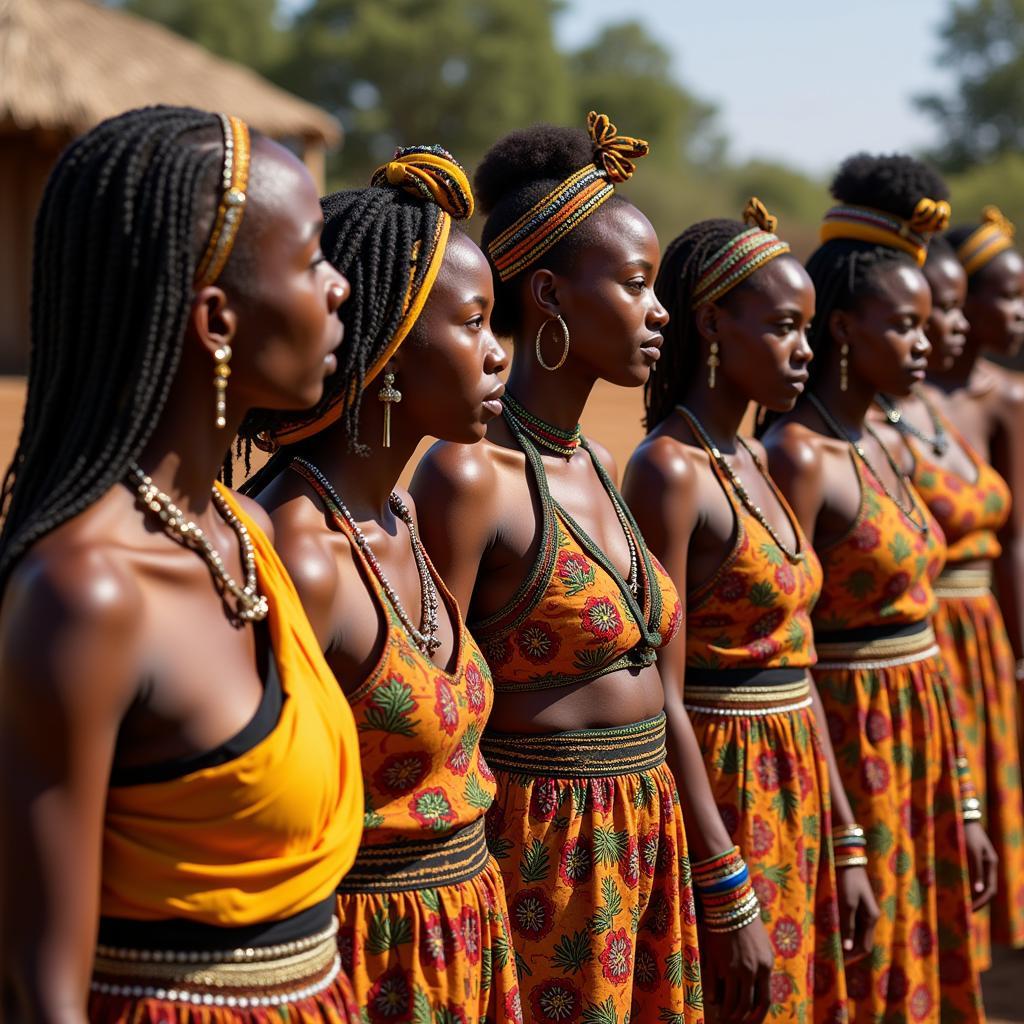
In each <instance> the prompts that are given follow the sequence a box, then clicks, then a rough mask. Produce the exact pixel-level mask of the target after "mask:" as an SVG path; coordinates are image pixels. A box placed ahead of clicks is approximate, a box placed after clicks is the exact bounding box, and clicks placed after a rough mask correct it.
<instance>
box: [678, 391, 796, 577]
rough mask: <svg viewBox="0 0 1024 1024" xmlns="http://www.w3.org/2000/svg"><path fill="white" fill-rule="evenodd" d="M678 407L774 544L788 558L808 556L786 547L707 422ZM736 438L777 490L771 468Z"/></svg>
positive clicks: (794, 560)
mask: <svg viewBox="0 0 1024 1024" xmlns="http://www.w3.org/2000/svg"><path fill="white" fill-rule="evenodd" d="M676 409H678V410H679V412H680V413H682V415H683V417H684V418H685V419H686V422H687V423H689V425H690V429H691V430H693V431H694V433H695V434H697V435H698V436H699V437H700V439H701V440H702V441H703V442H704V446H705V447H706V448H707V449H708V451H709V452H711V455H712V457H713V458H714V460H715V462H716V463H718V466H719V468H720V469H721V470H722V472H723V473H725V475H726V477H727V478H728V480H729V483H730V484H732V489H733V490H734V491H735V492H736V496H737V497H738V498H739V499H740V501H741V502H742V503H743V507H744V508H745V509H746V510H747V511H748V512H749V513H750V514H751V515H752V516H753V517H754V518H755V519H756V520H757V521H758V522H759V523H760V524H761V525H762V526H763V527H764V528H765V530H766V531H767V533H768V536H769V537H771V539H772V540H773V541H775V546H776V547H777V548H778V549H779V550H780V551H781V552H782V553H783V554H784V555H785V556H786V558H788V559H789V561H791V562H793V563H794V564H796V563H798V562H802V561H803V560H804V559H805V558H806V557H807V553H806V552H805V551H799V550H796V549H794V550H792V551H791V550H790V549H789V548H788V547H786V545H785V544H783V542H782V538H781V537H779V535H778V533H776V532H775V527H773V526H772V524H771V523H770V522H768V520H767V518H766V517H765V514H764V513H763V512H762V511H761V506H760V505H755V504H754V501H753V499H752V498H751V497H750V495H749V493H748V492H747V489H746V487H745V486H744V485H743V481H742V480H741V479H740V478H739V474H737V473H736V472H735V471H734V470H733V468H732V466H730V465H729V463H728V462H726V461H725V456H724V455H723V454H722V452H721V451H720V450H719V447H718V445H716V444H715V442H714V441H713V440H712V439H711V435H710V434H709V433H708V432H707V431H706V430H705V429H704V424H703V423H701V421H700V420H699V419H697V417H696V416H695V415H694V414H693V413H692V412H690V410H689V409H687V408H686V406H685V405H677V406H676ZM736 441H737V442H738V443H739V445H740V446H741V447H742V448H743V450H744V451H745V452H746V453H747V454H748V455H749V456H750V457H751V459H753V460H754V465H755V466H756V467H757V471H758V472H759V473H760V474H761V476H762V477H763V478H764V480H765V482H766V483H767V484H768V486H769V487H771V488H772V490H775V484H774V483H773V482H772V479H771V477H770V476H769V475H768V471H767V470H766V469H765V468H764V464H763V463H762V462H761V460H760V459H759V458H758V457H757V453H756V452H755V451H754V450H753V448H751V447H750V445H749V444H747V442H746V441H744V440H743V438H742V437H740V436H739V435H737V437H736ZM780 504H781V502H780ZM782 510H783V512H785V513H786V518H787V519H788V520H789V525H790V526H791V527H792V528H793V536H794V537H796V538H797V541H796V542H797V544H798V545H799V543H800V530H799V528H798V527H797V524H796V523H795V522H794V520H793V517H792V515H790V513H789V511H788V510H787V509H786V507H785V505H783V506H782Z"/></svg>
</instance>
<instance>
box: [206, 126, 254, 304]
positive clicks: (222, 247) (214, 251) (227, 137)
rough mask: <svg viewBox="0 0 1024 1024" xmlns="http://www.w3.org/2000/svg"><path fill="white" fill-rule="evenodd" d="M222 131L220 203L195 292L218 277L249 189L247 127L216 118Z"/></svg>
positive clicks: (238, 224) (234, 234)
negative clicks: (222, 159) (222, 151)
mask: <svg viewBox="0 0 1024 1024" xmlns="http://www.w3.org/2000/svg"><path fill="white" fill-rule="evenodd" d="M217 116H218V117H219V118H220V123H221V128H222V129H223V131H224V164H223V166H222V168H221V188H222V189H223V191H222V192H221V197H220V202H218V203H217V213H216V214H215V215H214V218H213V228H212V229H211V231H210V240H209V242H208V243H207V245H206V250H205V252H204V253H203V257H202V259H201V260H200V261H199V267H198V268H197V269H196V276H195V282H196V288H205V287H207V285H211V284H213V283H214V281H216V280H217V278H218V277H220V275H221V271H222V270H223V269H224V267H225V265H226V264H227V262H228V257H229V256H230V255H231V250H232V249H233V248H234V245H235V239H236V238H237V237H238V229H239V228H240V227H241V226H242V216H243V214H244V213H245V203H246V199H247V192H246V190H247V189H248V187H249V160H250V149H251V146H250V141H249V126H248V125H247V124H246V123H245V122H244V121H243V120H242V119H241V118H240V117H235V116H234V115H231V116H230V117H229V116H228V115H227V114H218V115H217Z"/></svg>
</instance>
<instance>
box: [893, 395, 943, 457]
mask: <svg viewBox="0 0 1024 1024" xmlns="http://www.w3.org/2000/svg"><path fill="white" fill-rule="evenodd" d="M917 397H918V398H920V399H921V403H922V405H924V407H925V409H926V410H927V412H928V417H929V418H930V419H931V421H932V430H933V431H934V432H935V433H934V434H933V435H932V436H931V437H929V436H928V435H927V434H926V433H925V432H924V431H923V430H921V429H920V428H919V427H915V426H914V424H913V423H911V422H910V421H909V420H907V419H904V417H903V410H902V409H900V407H899V406H898V405H897V404H896V403H895V402H894V401H893V400H892V399H891V398H889V397H888V395H881V394H879V395H875V401H876V402H877V403H878V404H879V406H880V407H881V409H882V411H883V412H884V413H885V418H886V419H887V420H888V421H889V422H890V423H891V424H892V425H893V426H894V427H895V428H896V429H897V430H898V431H899V432H900V433H901V434H911V435H913V436H914V437H916V438H917V439H918V440H919V441H923V442H924V443H925V444H926V445H929V446H930V447H931V449H932V451H933V452H934V453H935V457H936V458H939V459H941V458H942V456H943V455H945V454H946V452H947V451H949V435H948V434H947V433H946V428H945V427H944V426H943V425H942V420H940V419H939V414H938V413H937V412H936V411H935V408H934V406H932V404H931V402H929V401H928V399H927V398H925V397H924V395H921V394H919V395H918V396H917Z"/></svg>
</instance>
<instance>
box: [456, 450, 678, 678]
mask: <svg viewBox="0 0 1024 1024" xmlns="http://www.w3.org/2000/svg"><path fill="white" fill-rule="evenodd" d="M518 440H519V441H520V443H521V444H522V446H523V450H524V451H525V452H526V456H527V463H528V464H529V465H530V466H531V467H532V468H533V471H534V478H535V480H536V482H537V488H538V490H539V492H540V498H541V510H542V524H541V530H542V532H541V544H540V551H539V553H538V555H537V560H536V562H535V563H534V566H533V568H532V570H531V571H530V573H529V575H528V576H527V578H526V579H525V580H524V581H523V583H522V585H521V586H520V588H519V590H518V592H517V593H516V595H515V597H514V598H513V599H512V601H511V602H510V604H508V605H507V606H506V607H505V608H503V609H502V610H501V611H499V612H498V613H496V614H495V615H492V616H490V617H488V618H486V619H483V620H482V621H480V622H477V623H474V624H473V625H472V629H473V633H474V634H475V635H476V637H477V638H478V639H479V640H480V644H481V646H482V648H483V650H484V652H485V653H486V655H487V662H488V664H489V665H490V667H491V671H492V672H493V673H494V685H495V688H496V689H498V690H545V689H553V688H555V687H559V686H570V685H572V684H573V683H580V682H585V681H587V680H590V679H597V678H598V677H599V676H604V675H608V674H609V673H611V672H615V671H618V670H619V669H621V668H637V667H642V666H644V665H651V664H653V663H654V661H655V660H656V657H657V655H656V651H657V649H658V648H659V647H662V646H664V645H666V644H667V643H669V641H670V640H672V638H673V637H674V636H675V635H676V633H678V632H679V626H680V623H681V620H682V606H681V604H680V602H679V595H678V594H677V592H676V589H675V586H674V585H673V583H672V580H671V579H670V578H669V575H668V573H667V572H665V570H664V568H663V567H662V566H661V565H660V564H659V563H658V561H657V559H656V558H654V557H653V556H652V555H651V553H650V552H649V551H648V550H647V545H646V544H645V543H644V539H643V537H642V536H641V535H640V530H639V529H638V528H637V526H636V523H635V522H634V521H633V518H632V516H631V515H630V513H629V511H628V509H626V505H625V502H624V501H623V500H622V498H621V496H620V495H619V493H618V491H617V490H616V488H615V485H614V484H613V483H612V482H611V480H610V479H609V478H608V476H607V474H606V473H605V472H604V469H603V468H602V466H601V464H600V462H599V461H598V460H597V458H596V456H595V455H594V453H593V452H592V451H591V450H590V448H589V447H587V446H586V442H585V441H584V442H583V445H584V447H586V450H587V451H588V452H589V453H590V457H591V459H592V460H593V463H594V467H595V469H596V470H597V472H598V475H599V476H600V477H601V480H602V483H603V484H604V486H605V489H606V490H607V491H608V494H609V497H610V498H611V499H612V501H613V503H616V502H617V503H618V505H619V507H620V508H621V509H622V511H623V517H622V518H623V527H624V529H626V530H628V531H629V533H630V534H631V536H632V540H633V544H634V547H635V550H636V553H637V571H638V577H639V584H640V585H639V587H638V594H639V596H634V595H633V594H632V592H631V591H630V590H629V588H628V587H627V585H626V583H625V582H624V581H623V580H622V578H621V577H620V576H619V574H618V572H617V571H616V569H615V567H614V566H613V565H612V564H611V562H609V560H608V558H607V556H606V555H605V554H604V552H603V551H601V549H600V548H598V547H597V545H596V544H595V543H594V542H593V541H592V540H591V539H590V538H589V537H588V536H587V534H586V533H585V532H584V531H583V529H582V528H581V527H580V526H579V525H578V524H577V523H576V522H575V521H574V520H573V519H572V517H571V516H569V515H568V513H567V512H565V510H564V509H562V507H561V506H560V505H559V504H558V502H556V501H555V500H554V499H553V498H552V497H551V492H550V491H549V490H548V485H547V477H546V475H545V472H544V466H543V464H542V463H541V461H540V456H539V454H538V453H537V450H536V448H534V447H533V445H532V443H531V442H530V441H529V439H528V438H525V437H519V438H518Z"/></svg>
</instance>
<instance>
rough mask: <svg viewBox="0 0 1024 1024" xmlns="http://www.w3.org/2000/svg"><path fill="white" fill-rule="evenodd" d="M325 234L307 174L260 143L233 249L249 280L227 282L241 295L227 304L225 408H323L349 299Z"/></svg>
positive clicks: (277, 150) (292, 159) (291, 159)
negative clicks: (323, 243) (232, 318)
mask: <svg viewBox="0 0 1024 1024" xmlns="http://www.w3.org/2000/svg"><path fill="white" fill-rule="evenodd" d="M322 228H323V215H322V213H321V211H320V203H319V200H318V198H317V192H316V186H315V185H314V184H313V179H312V178H311V177H310V176H309V172H308V171H307V170H306V168H305V167H304V166H303V165H302V164H301V163H300V162H299V161H298V160H297V159H296V158H295V157H294V156H292V154H291V153H289V152H288V151H287V150H286V149H284V147H282V146H279V145H277V143H274V142H271V141H270V140H267V139H264V138H259V139H257V140H256V142H255V144H254V147H253V160H252V181H251V191H250V195H249V198H248V200H247V204H246V213H245V217H244V218H243V221H242V226H241V228H240V229H239V233H238V238H237V240H236V247H241V246H245V247H246V250H247V251H246V252H245V254H244V257H243V258H244V264H243V265H244V267H245V271H246V273H245V276H244V277H242V275H241V274H239V273H237V272H232V273H231V274H230V275H229V280H231V281H232V282H235V284H236V287H235V288H234V289H232V291H233V292H237V294H232V295H231V296H230V302H231V305H232V306H233V307H234V308H235V310H236V315H237V327H236V332H235V336H234V338H233V340H232V342H231V348H232V357H231V364H230V367H231V378H230V381H229V384H228V397H229V401H232V402H238V403H242V402H244V403H245V408H253V407H259V408H267V409H306V408H309V407H310V406H313V405H315V404H316V403H317V402H318V401H319V400H320V397H321V395H322V394H323V386H324V378H325V377H326V376H327V375H328V374H329V373H333V372H334V370H335V369H336V367H337V362H336V357H335V355H334V351H335V349H336V348H337V347H338V345H339V344H340V343H341V340H342V334H343V328H342V324H341V321H340V320H339V319H338V317H337V315H336V314H337V311H338V309H339V307H340V306H341V304H342V303H343V302H344V301H345V299H346V298H347V297H348V295H349V292H350V289H349V285H348V282H347V281H346V280H345V278H344V277H343V276H342V275H341V274H340V273H339V272H338V271H337V270H335V269H334V267H332V266H331V264H330V263H328V262H327V260H325V259H324V257H323V254H322V253H321V252H320V232H321V230H322ZM232 255H235V254H234V253H233V254H232ZM228 266H229V267H230V260H229V263H228Z"/></svg>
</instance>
